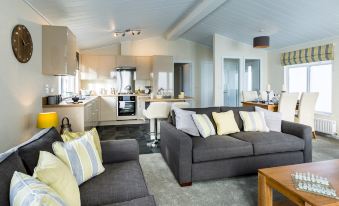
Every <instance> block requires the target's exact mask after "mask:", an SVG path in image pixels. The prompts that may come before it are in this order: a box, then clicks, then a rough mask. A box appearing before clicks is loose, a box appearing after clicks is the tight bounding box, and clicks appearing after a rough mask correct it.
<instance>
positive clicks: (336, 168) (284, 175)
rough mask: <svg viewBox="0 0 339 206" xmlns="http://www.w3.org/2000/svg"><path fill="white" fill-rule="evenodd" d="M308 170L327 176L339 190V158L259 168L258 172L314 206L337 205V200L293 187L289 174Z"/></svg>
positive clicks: (338, 201)
mask: <svg viewBox="0 0 339 206" xmlns="http://www.w3.org/2000/svg"><path fill="white" fill-rule="evenodd" d="M296 171H298V172H310V173H313V174H316V175H320V176H322V177H327V178H328V180H329V181H330V183H331V184H332V186H333V187H334V189H335V190H336V191H337V195H338V192H339V159H336V160H328V161H321V162H312V163H305V164H297V165H289V166H281V167H273V168H267V169H259V173H260V174H261V175H263V176H265V177H266V178H268V179H269V180H270V181H273V182H274V183H275V184H277V185H278V186H279V187H281V188H282V189H284V190H286V191H288V192H291V193H293V195H294V196H297V197H298V198H299V199H302V200H304V201H305V202H308V203H310V204H311V205H314V206H325V205H326V206H334V205H339V200H336V199H332V198H328V197H324V196H320V195H315V194H311V193H307V192H303V191H298V190H296V189H295V188H294V185H293V182H292V178H291V174H292V173H294V172H296Z"/></svg>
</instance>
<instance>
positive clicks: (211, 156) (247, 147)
mask: <svg viewBox="0 0 339 206" xmlns="http://www.w3.org/2000/svg"><path fill="white" fill-rule="evenodd" d="M192 142H193V162H195V163H196V162H204V161H211V160H220V159H228V158H232V157H242V156H249V155H253V147H252V144H250V143H248V142H244V141H241V140H238V139H235V138H233V137H230V136H227V135H222V136H219V135H213V136H209V137H207V138H198V137H195V138H192Z"/></svg>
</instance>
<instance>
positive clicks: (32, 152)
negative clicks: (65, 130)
mask: <svg viewBox="0 0 339 206" xmlns="http://www.w3.org/2000/svg"><path fill="white" fill-rule="evenodd" d="M56 141H62V139H61V136H60V134H59V133H58V131H57V130H56V129H55V128H54V127H53V128H50V129H49V130H48V131H47V132H46V133H44V134H42V135H41V137H39V138H37V139H36V140H34V141H32V142H30V143H28V144H26V145H24V146H21V147H19V149H18V151H19V155H20V157H21V159H22V161H23V163H24V165H25V167H26V170H27V173H28V174H29V175H33V172H34V168H35V166H36V165H37V163H38V159H39V153H40V151H47V152H50V153H53V150H52V144H53V142H56ZM53 154H54V153H53Z"/></svg>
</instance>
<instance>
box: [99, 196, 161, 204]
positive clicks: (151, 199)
mask: <svg viewBox="0 0 339 206" xmlns="http://www.w3.org/2000/svg"><path fill="white" fill-rule="evenodd" d="M105 206H155V200H154V197H153V196H152V195H150V196H147V197H142V198H138V199H134V200H130V201H127V202H121V203H114V204H109V205H105Z"/></svg>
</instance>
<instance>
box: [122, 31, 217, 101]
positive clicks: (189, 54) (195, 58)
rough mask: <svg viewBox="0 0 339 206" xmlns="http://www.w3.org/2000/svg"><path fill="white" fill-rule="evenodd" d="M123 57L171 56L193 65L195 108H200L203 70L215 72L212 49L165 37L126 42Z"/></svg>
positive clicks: (177, 60) (123, 45) (175, 59)
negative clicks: (169, 39) (212, 64)
mask: <svg viewBox="0 0 339 206" xmlns="http://www.w3.org/2000/svg"><path fill="white" fill-rule="evenodd" d="M121 55H135V56H153V55H169V56H173V58H174V62H178V63H192V73H193V76H194V78H193V80H192V82H193V83H194V88H193V89H192V91H193V97H194V99H195V106H197V107H199V106H200V102H201V98H204V97H202V96H201V87H203V86H206V85H201V79H202V78H203V77H201V75H200V73H201V70H202V69H204V70H210V71H211V73H212V72H213V68H212V66H211V63H212V61H213V58H212V49H211V48H209V47H206V46H204V45H201V44H198V43H195V42H192V41H188V40H185V39H178V40H175V41H168V40H166V39H164V38H163V37H154V38H148V39H144V40H138V41H126V42H122V43H121Z"/></svg>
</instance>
